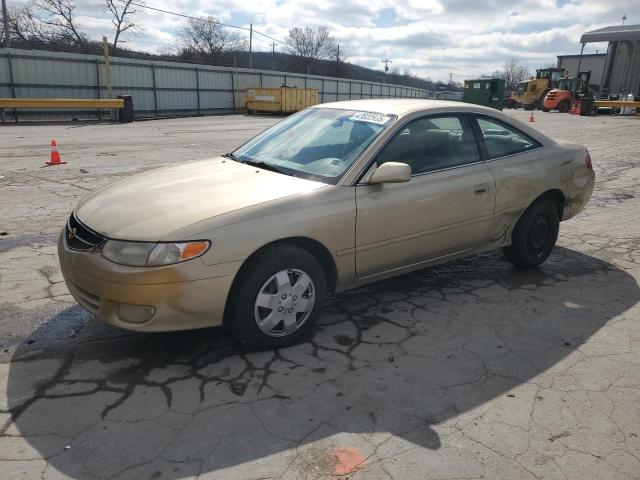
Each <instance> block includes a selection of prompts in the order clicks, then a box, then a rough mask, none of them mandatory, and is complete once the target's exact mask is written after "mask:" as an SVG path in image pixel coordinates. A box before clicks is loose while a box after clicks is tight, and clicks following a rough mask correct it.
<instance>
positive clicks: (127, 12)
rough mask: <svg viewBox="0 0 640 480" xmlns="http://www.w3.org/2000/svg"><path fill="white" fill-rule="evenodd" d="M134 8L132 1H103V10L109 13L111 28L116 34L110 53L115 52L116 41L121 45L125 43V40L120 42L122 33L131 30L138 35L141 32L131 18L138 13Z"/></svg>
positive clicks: (139, 27)
mask: <svg viewBox="0 0 640 480" xmlns="http://www.w3.org/2000/svg"><path fill="white" fill-rule="evenodd" d="M140 1H142V0H140ZM143 5H144V3H143ZM135 7H136V6H135V5H133V0H122V1H118V0H104V8H105V10H107V11H108V12H109V13H111V16H112V18H111V23H113V26H114V27H115V29H116V33H115V35H114V36H113V48H112V52H115V51H116V49H117V48H118V41H120V42H121V43H124V42H125V40H120V35H122V34H123V33H124V32H126V31H128V30H131V31H133V32H138V33H139V32H141V31H142V27H141V26H140V24H139V23H137V22H136V21H135V20H134V19H133V18H131V17H132V16H133V15H135V14H136V13H138V10H136V8H135Z"/></svg>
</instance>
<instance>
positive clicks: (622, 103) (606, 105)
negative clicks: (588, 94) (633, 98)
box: [593, 100, 640, 108]
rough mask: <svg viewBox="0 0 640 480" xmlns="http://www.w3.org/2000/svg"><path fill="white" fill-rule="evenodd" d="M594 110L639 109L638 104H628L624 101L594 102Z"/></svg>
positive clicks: (639, 105)
mask: <svg viewBox="0 0 640 480" xmlns="http://www.w3.org/2000/svg"><path fill="white" fill-rule="evenodd" d="M593 107H594V108H598V107H600V108H624V107H627V108H640V102H629V101H624V100H594V102H593Z"/></svg>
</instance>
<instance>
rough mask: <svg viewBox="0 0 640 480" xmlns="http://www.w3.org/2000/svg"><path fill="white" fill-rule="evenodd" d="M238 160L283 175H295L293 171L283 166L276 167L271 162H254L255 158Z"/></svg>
mask: <svg viewBox="0 0 640 480" xmlns="http://www.w3.org/2000/svg"><path fill="white" fill-rule="evenodd" d="M238 161H239V162H241V163H246V164H247V165H251V166H252V167H258V168H263V169H265V170H271V171H272V172H277V173H282V174H284V175H290V176H292V177H295V176H296V175H295V173H293V172H292V171H291V170H289V169H287V168H283V167H278V166H276V165H273V164H271V163H266V162H256V161H255V160H238Z"/></svg>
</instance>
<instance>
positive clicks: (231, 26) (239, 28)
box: [118, 0, 287, 45]
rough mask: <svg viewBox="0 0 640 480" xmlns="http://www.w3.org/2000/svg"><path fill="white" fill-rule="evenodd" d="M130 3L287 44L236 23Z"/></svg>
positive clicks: (123, 0) (122, 0)
mask: <svg viewBox="0 0 640 480" xmlns="http://www.w3.org/2000/svg"><path fill="white" fill-rule="evenodd" d="M118 1H119V2H121V3H127V0H118ZM130 5H135V6H136V7H139V8H146V9H147V10H154V11H156V12H160V13H166V14H167V15H174V16H176V17H182V18H188V19H190V20H197V21H199V22H207V23H211V24H213V25H220V26H222V27H228V28H236V29H238V30H245V31H247V32H251V31H253V33H255V34H258V35H262V36H263V37H265V38H268V39H269V40H273V41H274V42H277V43H280V44H282V45H287V43H286V42H283V41H282V40H278V39H277V38H273V37H271V36H269V35H267V34H266V33H262V32H259V31H257V30H255V29H252V28H247V27H240V26H238V25H231V24H229V23H222V22H217V21H214V20H209V19H207V18H201V17H194V16H193V15H186V14H184V13H178V12H172V11H170V10H163V9H162V8H156V7H151V6H149V5H145V4H144V3H136V2H130Z"/></svg>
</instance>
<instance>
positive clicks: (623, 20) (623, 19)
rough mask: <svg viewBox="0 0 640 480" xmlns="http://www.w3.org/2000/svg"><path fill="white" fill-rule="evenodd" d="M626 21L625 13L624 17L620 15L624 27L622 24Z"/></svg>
mask: <svg viewBox="0 0 640 480" xmlns="http://www.w3.org/2000/svg"><path fill="white" fill-rule="evenodd" d="M626 20H627V14H626V13H625V14H624V15H622V24H623V25H624V22H625V21H626Z"/></svg>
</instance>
